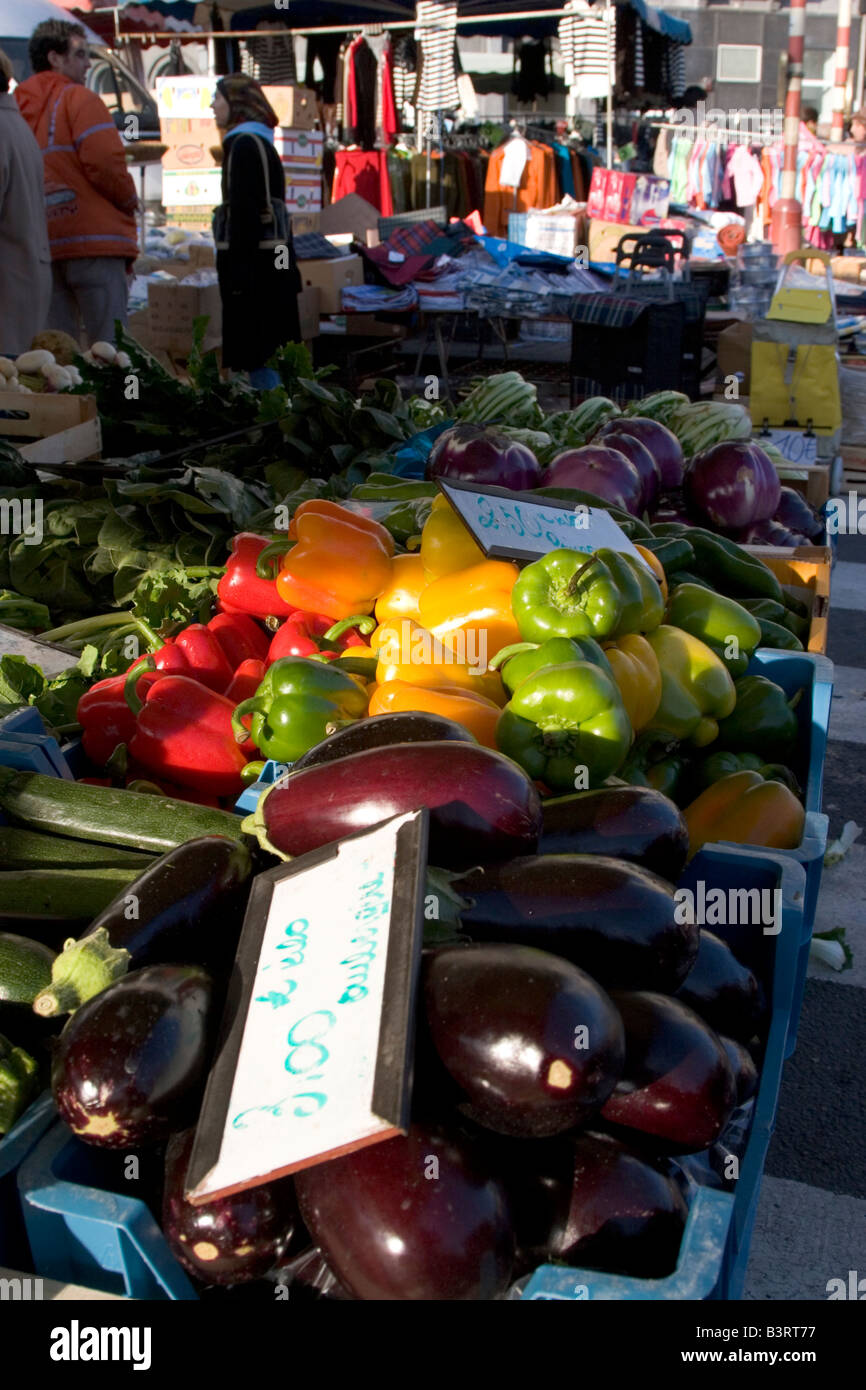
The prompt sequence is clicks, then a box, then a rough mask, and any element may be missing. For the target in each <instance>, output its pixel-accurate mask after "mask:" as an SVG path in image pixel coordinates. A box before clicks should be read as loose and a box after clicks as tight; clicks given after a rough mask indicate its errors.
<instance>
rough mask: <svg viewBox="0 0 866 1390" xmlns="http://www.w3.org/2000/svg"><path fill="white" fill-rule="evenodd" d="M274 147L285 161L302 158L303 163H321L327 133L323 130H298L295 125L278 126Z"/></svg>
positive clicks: (275, 132)
mask: <svg viewBox="0 0 866 1390" xmlns="http://www.w3.org/2000/svg"><path fill="white" fill-rule="evenodd" d="M274 149H275V150H276V152H277V154H278V155H279V156H280V159H281V160H282V161H283V163H285V162H286V161H287V160H300V161H301V162H302V163H315V164H317V165H321V163H322V159H323V157H324V153H325V134H324V131H321V130H298V129H296V128H295V127H294V126H277V128H276V130H275V131H274Z"/></svg>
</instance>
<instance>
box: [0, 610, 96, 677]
mask: <svg viewBox="0 0 866 1390" xmlns="http://www.w3.org/2000/svg"><path fill="white" fill-rule="evenodd" d="M0 656H23V657H26V659H27V660H28V661H29V662H30V664H31V665H32V666H38V667H39V669H40V671H41V672H42V674H43V675H45V676H47V677H48V678H49V680H50V679H52V678H53V677H54V676H59V675H61V674H62V673H63V672H64V671H71V670H72V667H73V666H77V665H78V660H79V657H78V653H77V652H70V651H67V650H66V648H65V647H59V646H57V645H56V644H55V643H54V642H41V641H40V640H39V638H38V637H34V636H32V635H31V634H30V633H28V632H19V630H18V628H16V627H6V625H5V624H4V623H0Z"/></svg>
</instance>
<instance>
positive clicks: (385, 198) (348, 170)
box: [331, 150, 394, 217]
mask: <svg viewBox="0 0 866 1390" xmlns="http://www.w3.org/2000/svg"><path fill="white" fill-rule="evenodd" d="M347 193H358V194H359V195H360V196H361V197H362V198H366V200H367V202H368V203H372V204H373V207H374V208H378V209H379V211H380V212H381V214H382V216H383V217H391V216H392V214H393V212H394V204H393V200H392V198H391V183H390V180H389V178H388V157H387V153H386V151H385V150H337V152H336V169H335V172H334V184H333V189H332V192H331V198H332V201H333V202H335V203H336V201H337V199H338V198H344V197H345V196H346V194H347Z"/></svg>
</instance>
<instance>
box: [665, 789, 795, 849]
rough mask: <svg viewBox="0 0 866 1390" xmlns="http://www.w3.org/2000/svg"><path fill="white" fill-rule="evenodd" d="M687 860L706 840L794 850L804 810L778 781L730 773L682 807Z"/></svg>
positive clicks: (792, 794)
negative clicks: (683, 808)
mask: <svg viewBox="0 0 866 1390" xmlns="http://www.w3.org/2000/svg"><path fill="white" fill-rule="evenodd" d="M683 817H684V819H685V822H686V825H687V826H688V830H689V858H691V857H692V855H694V854H697V852H698V850H699V849H700V848H701V846H702V845H705V844H706V843H707V842H708V841H715V840H731V841H732V842H733V843H734V844H736V845H763V846H765V847H766V848H767V849H796V847H797V845H799V843H800V841H801V840H802V838H803V826H804V824H805V821H806V812H805V811H804V810H803V807H802V805H801V803H800V802H799V801H798V800H797V798H796V796H795V795H794V793H793V792H792V791H789V789H788V788H787V787H786V786H784V785H783V784H782V783H781V782H765V781H764V779H763V777H762V776H761V774H760V773H759V772H732V773H730V775H729V776H727V777H721V778H719V781H718V782H713V784H712V786H710V787H707V789H706V791H703V792H701V794H700V796H699V797H698V798H697V799H696V800H695V801H693V802H692V803H691V805H690V806H687V807H686V809H685V810H684V811H683Z"/></svg>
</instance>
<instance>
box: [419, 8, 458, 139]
mask: <svg viewBox="0 0 866 1390" xmlns="http://www.w3.org/2000/svg"><path fill="white" fill-rule="evenodd" d="M416 19H417V21H418V28H417V29H416V30H415V37H416V39H418V41H419V43H420V45H421V83H420V89H419V92H418V99H417V102H416V106H417V107H418V109H419V111H456V109H457V107H458V106H459V105H460V94H459V92H458V91H457V73H456V70H455V67H454V48H455V43H456V34H457V5H456V3H455V0H448V3H441V0H418V5H417V7H416Z"/></svg>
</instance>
